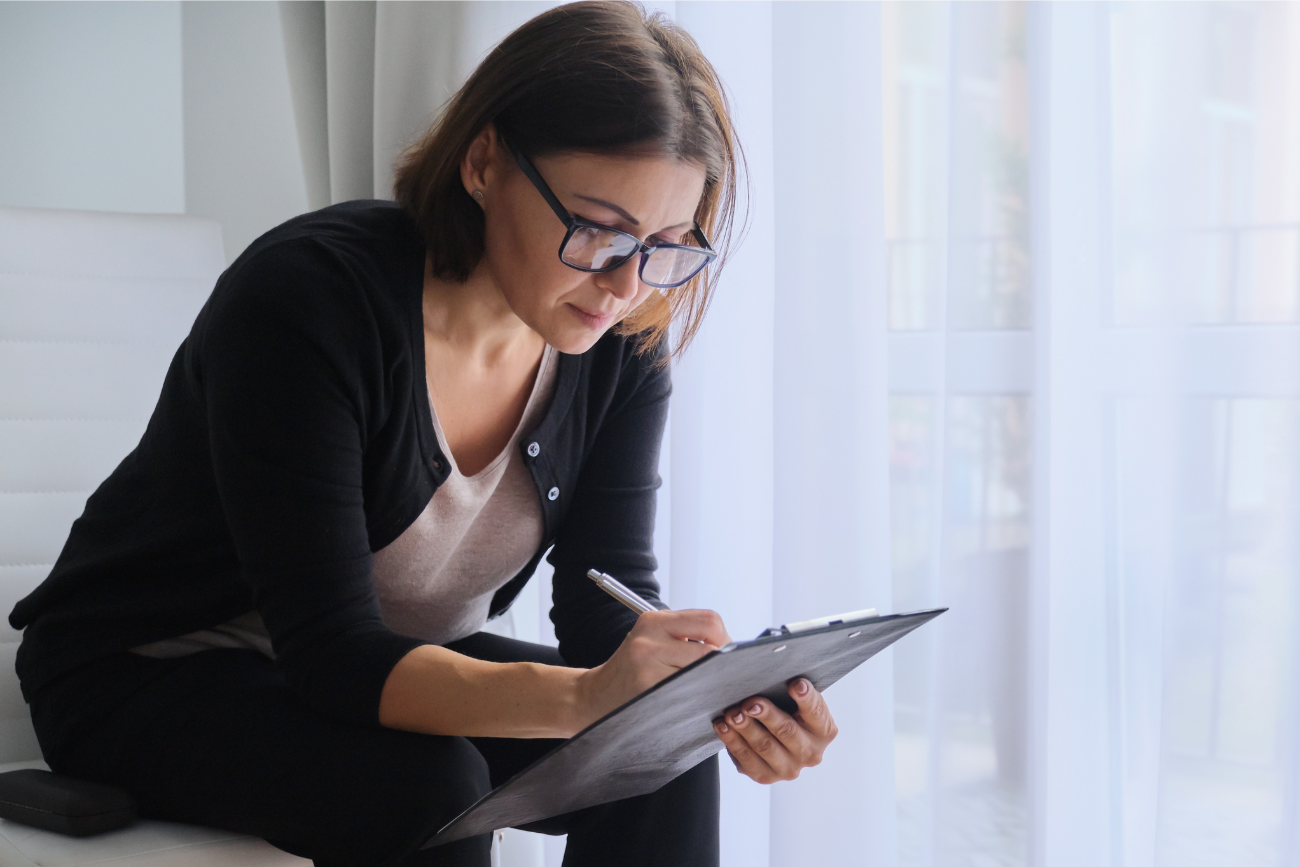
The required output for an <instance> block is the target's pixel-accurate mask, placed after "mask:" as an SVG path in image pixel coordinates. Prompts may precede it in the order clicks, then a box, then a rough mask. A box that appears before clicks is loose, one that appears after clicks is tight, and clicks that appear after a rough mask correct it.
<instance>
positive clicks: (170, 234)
mask: <svg viewBox="0 0 1300 867" xmlns="http://www.w3.org/2000/svg"><path fill="white" fill-rule="evenodd" d="M224 267H225V254H224V253H223V251H222V246H221V228H220V226H218V225H217V224H216V223H214V222H212V221H211V220H202V219H198V218H195V217H182V216H152V215H149V216H145V215H136V214H106V213H89V212H80V211H46V210H26V209H23V210H17V209H0V614H4V615H5V616H7V615H8V612H9V611H10V610H11V609H12V608H13V604H14V602H16V601H17V600H18V599H20V598H22V597H23V596H25V595H26V594H27V593H28V592H29V591H30V590H31V589H32V588H33V587H35V586H36V585H37V584H39V583H40V582H41V581H42V580H43V579H44V578H45V576H46V574H48V573H49V570H50V566H51V564H53V562H54V559H55V557H56V556H58V553H59V550H60V548H62V546H63V542H64V540H65V539H66V537H67V535H68V529H69V527H70V526H71V524H72V521H73V520H74V519H75V518H76V517H77V516H78V515H80V514H81V510H82V508H83V506H84V505H85V501H86V497H87V496H88V495H89V494H90V492H91V491H93V490H94V489H95V487H96V486H98V484H99V483H100V482H101V481H102V480H103V479H104V478H105V477H106V476H107V475H108V474H109V473H110V472H111V471H112V469H113V468H114V467H115V466H116V465H117V463H118V462H119V461H120V460H121V459H122V458H123V457H125V456H126V454H127V453H128V452H129V451H130V450H131V449H132V448H134V447H135V444H136V442H137V441H138V440H139V438H140V435H141V433H143V431H144V427H145V423H146V422H147V421H148V419H149V414H150V413H151V412H152V410H153V406H154V402H155V401H156V400H157V399H158V392H159V389H160V388H161V385H162V380H163V375H164V373H165V372H166V370H167V365H168V363H169V362H170V361H171V357H172V354H173V353H174V352H175V351H176V347H177V346H178V345H179V344H180V342H181V340H182V339H183V338H184V336H185V334H186V333H187V332H188V331H189V328H190V325H191V323H192V322H193V321H194V317H195V315H196V314H197V313H198V310H199V308H200V307H201V306H202V304H203V302H204V300H205V299H206V298H207V296H208V293H209V292H211V290H212V286H213V283H214V282H215V281H216V278H217V275H218V274H220V272H221V271H222V269H223V268H224ZM20 637H21V636H20V635H19V634H18V633H17V632H14V631H13V630H12V629H10V628H9V626H8V623H7V621H3V620H2V619H0V763H2V764H0V771H5V770H14V769H16V768H21V767H38V768H43V767H44V764H43V763H42V762H41V753H40V748H39V747H38V746H37V743H36V736H35V734H34V733H33V731H32V725H31V718H30V716H29V714H28V710H27V705H26V704H25V703H24V702H23V699H22V695H21V694H20V693H19V690H18V679H17V677H16V676H15V674H14V668H13V664H14V653H15V651H16V650H17V647H18V642H19V639H20ZM108 861H111V862H112V864H113V865H114V867H144V865H148V867H199V865H202V867H303V865H310V864H311V862H310V861H307V860H304V859H302V858H297V857H295V856H293V855H289V854H288V853H286V852H282V851H280V850H279V849H276V848H275V847H274V846H271V845H270V844H269V843H266V842H265V841H263V840H259V839H256V838H253V837H248V836H245V835H240V834H233V833H230V832H227V831H218V830H214V829H211V828H200V827H196V826H191V825H177V824H172V823H167V822H153V821H140V822H137V823H135V824H134V825H132V826H130V827H128V828H124V829H122V830H120V831H114V832H111V833H108V834H101V835H98V836H96V837H88V838H83V839H77V838H72V837H64V836H62V835H59V834H52V833H48V832H45V831H39V830H36V829H33V828H28V827H26V826H25V825H20V824H17V823H14V822H8V821H3V820H0V867H37V865H39V867H82V865H89V864H100V863H103V862H108Z"/></svg>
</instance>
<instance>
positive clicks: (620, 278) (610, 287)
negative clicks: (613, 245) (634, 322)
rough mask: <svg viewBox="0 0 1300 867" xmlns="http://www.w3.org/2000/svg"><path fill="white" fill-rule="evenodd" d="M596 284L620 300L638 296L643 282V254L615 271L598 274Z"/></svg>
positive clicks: (629, 260) (634, 257)
mask: <svg viewBox="0 0 1300 867" xmlns="http://www.w3.org/2000/svg"><path fill="white" fill-rule="evenodd" d="M596 281H597V282H596V285H598V286H600V287H601V288H602V289H604V290H605V291H606V292H608V293H609V294H610V295H613V296H614V297H615V298H617V299H619V300H620V301H626V300H627V299H629V298H633V297H635V296H636V293H637V290H638V289H640V288H641V287H640V283H641V255H640V254H637V255H635V256H633V257H632V258H631V259H628V260H627V261H626V262H624V263H623V264H622V265H620V266H618V267H617V268H615V269H614V270H613V271H606V272H605V273H603V274H597V275H596Z"/></svg>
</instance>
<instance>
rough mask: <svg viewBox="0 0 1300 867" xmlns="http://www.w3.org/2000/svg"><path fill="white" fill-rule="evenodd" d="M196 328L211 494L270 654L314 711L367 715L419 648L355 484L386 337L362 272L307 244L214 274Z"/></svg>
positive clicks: (373, 717) (359, 719) (276, 249)
mask: <svg viewBox="0 0 1300 867" xmlns="http://www.w3.org/2000/svg"><path fill="white" fill-rule="evenodd" d="M222 280H223V282H224V283H226V285H223V286H219V287H218V291H216V292H214V294H213V297H212V299H211V300H210V302H209V305H208V308H207V309H205V311H204V313H203V314H202V315H203V317H204V322H203V326H202V328H201V329H196V333H195V334H194V335H192V337H191V340H192V341H193V345H192V346H191V347H190V352H191V365H190V375H191V377H192V378H193V384H194V387H195V388H196V389H197V391H198V392H199V394H200V395H201V399H202V401H203V403H204V410H205V411H206V419H207V432H208V436H209V446H210V449H211V460H212V466H213V471H214V474H215V478H216V482H217V490H218V496H219V498H220V502H221V508H222V512H223V514H224V516H225V520H226V523H227V525H228V528H229V531H230V534H231V538H232V539H233V542H234V546H235V551H236V554H237V556H238V559H239V562H240V567H241V572H242V575H243V577H244V579H245V580H246V581H247V582H248V583H249V585H250V587H251V589H252V592H253V598H254V600H255V604H256V607H257V610H258V612H259V613H260V614H261V616H262V619H263V621H264V622H265V624H266V627H267V631H268V632H269V633H270V636H271V641H272V645H273V647H274V649H275V653H276V665H277V667H278V668H279V670H280V672H281V673H282V674H283V676H284V678H285V680H286V681H287V682H288V683H289V685H290V687H291V688H292V689H293V690H294V691H295V692H296V693H297V694H298V695H299V696H300V697H301V698H302V699H303V700H304V701H305V702H307V704H309V705H310V706H312V707H313V708H315V709H317V710H318V711H319V712H321V713H323V714H326V715H328V716H332V717H335V718H337V719H340V720H346V721H349V722H354V723H360V724H364V725H378V710H379V698H380V694H381V692H382V690H383V685H384V682H385V681H386V679H387V677H388V674H389V672H390V671H391V670H392V668H393V666H394V665H396V664H397V662H398V660H400V659H401V658H402V657H403V656H405V655H406V654H407V653H408V652H409V651H410V650H411V649H413V648H414V647H416V646H418V645H420V644H423V643H424V642H421V641H419V640H417V639H413V638H408V637H405V636H401V635H398V634H396V633H394V632H393V631H392V630H390V629H388V628H387V627H386V626H385V625H384V623H383V621H382V619H381V616H380V610H379V604H378V600H377V597H376V594H375V590H374V583H373V579H372V577H371V552H370V544H369V537H368V533H367V529H366V516H365V499H364V495H363V490H362V474H363V452H364V446H365V442H366V431H367V422H368V420H369V419H372V418H377V417H379V414H380V411H379V409H378V402H379V401H380V400H381V399H382V398H381V394H380V392H381V391H382V380H383V376H382V370H383V358H382V355H383V353H382V347H381V342H380V339H379V337H378V333H377V330H376V325H375V322H374V317H373V314H372V313H371V309H370V307H369V305H368V304H367V303H366V297H365V287H364V285H363V284H362V281H361V278H359V277H357V276H355V275H353V274H352V273H351V272H350V270H349V268H348V263H347V262H346V261H344V260H343V259H342V258H341V257H339V256H337V255H336V254H334V253H332V252H331V251H329V250H328V249H327V248H325V247H323V246H321V245H318V244H316V243H314V242H311V241H309V240H298V241H291V242H285V243H282V244H277V245H275V246H273V247H271V248H268V249H266V250H264V251H261V252H259V253H257V254H256V255H254V256H251V257H249V258H247V259H245V260H243V261H242V262H241V263H238V267H237V268H232V269H231V271H230V272H228V273H227V275H226V276H224V277H223V278H222Z"/></svg>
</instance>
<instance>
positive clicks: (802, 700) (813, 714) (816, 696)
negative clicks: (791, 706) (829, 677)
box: [789, 677, 840, 744]
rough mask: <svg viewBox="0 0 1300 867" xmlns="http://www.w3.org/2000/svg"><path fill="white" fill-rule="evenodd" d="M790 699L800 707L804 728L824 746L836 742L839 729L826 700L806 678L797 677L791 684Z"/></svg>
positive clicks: (800, 717)
mask: <svg viewBox="0 0 1300 867" xmlns="http://www.w3.org/2000/svg"><path fill="white" fill-rule="evenodd" d="M789 692H790V697H791V698H792V699H794V703H795V704H797V705H798V706H799V721H800V722H802V723H803V726H804V728H806V729H807V730H808V731H810V732H812V733H813V735H814V736H816V737H817V738H819V739H820V740H821V741H822V742H823V744H826V743H830V742H831V741H833V740H835V736H836V735H837V734H839V732H840V730H839V727H838V726H836V725H835V719H834V717H832V716H831V709H830V707H829V706H828V705H827V704H826V699H824V698H823V697H822V694H821V693H820V692H818V691H817V688H816V687H814V686H813V685H812V683H811V682H810V681H809V680H808V678H806V677H797V678H795V679H794V680H793V681H791V682H790V686H789Z"/></svg>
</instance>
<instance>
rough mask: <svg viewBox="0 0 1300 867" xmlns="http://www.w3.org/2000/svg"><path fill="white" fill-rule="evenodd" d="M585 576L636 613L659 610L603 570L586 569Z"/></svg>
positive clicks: (695, 641) (698, 642) (692, 640)
mask: <svg viewBox="0 0 1300 867" xmlns="http://www.w3.org/2000/svg"><path fill="white" fill-rule="evenodd" d="M587 577H588V578H590V579H591V580H592V581H595V582H596V586H597V587H599V588H600V589H601V590H604V591H605V592H606V593H608V594H609V595H610V596H613V597H614V598H615V599H617V600H618V601H619V602H622V603H623V604H624V605H626V606H627V607H628V608H631V609H632V610H633V611H635V612H636V613H637V614H645V613H646V612H647V611H658V610H659V609H658V608H655V607H654V606H653V605H651V604H650V603H649V602H646V601H645V600H644V599H642V598H641V596H640V594H638V593H636V592H635V591H633V590H629V589H628V588H626V587H624V586H623V582H622V581H619V580H618V579H617V578H615V577H614V576H613V575H606V574H605V573H604V572H601V571H600V570H598V569H588V570H587ZM685 640H686V641H691V642H694V643H695V644H704V642H703V641H700V640H699V639H698V638H687V639H685Z"/></svg>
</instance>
